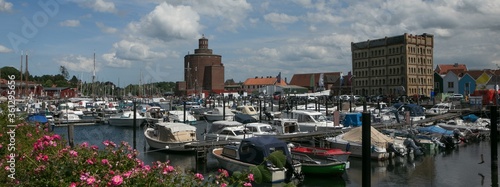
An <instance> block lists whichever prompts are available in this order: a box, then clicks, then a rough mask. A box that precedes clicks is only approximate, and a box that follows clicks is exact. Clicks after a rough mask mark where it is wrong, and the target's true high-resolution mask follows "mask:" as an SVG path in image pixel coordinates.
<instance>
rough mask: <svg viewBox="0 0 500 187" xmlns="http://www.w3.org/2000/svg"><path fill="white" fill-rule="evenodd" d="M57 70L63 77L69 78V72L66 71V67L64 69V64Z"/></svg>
mask: <svg viewBox="0 0 500 187" xmlns="http://www.w3.org/2000/svg"><path fill="white" fill-rule="evenodd" d="M59 72H61V75H62V76H63V77H64V78H65V79H68V78H69V72H68V69H66V67H64V66H60V67H59Z"/></svg>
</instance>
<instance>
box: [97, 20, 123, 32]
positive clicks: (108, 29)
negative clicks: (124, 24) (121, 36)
mask: <svg viewBox="0 0 500 187" xmlns="http://www.w3.org/2000/svg"><path fill="white" fill-rule="evenodd" d="M95 25H96V26H97V27H98V28H99V29H100V30H101V32H104V33H108V34H113V33H116V31H118V29H116V28H113V27H108V26H106V25H104V23H102V22H96V23H95Z"/></svg>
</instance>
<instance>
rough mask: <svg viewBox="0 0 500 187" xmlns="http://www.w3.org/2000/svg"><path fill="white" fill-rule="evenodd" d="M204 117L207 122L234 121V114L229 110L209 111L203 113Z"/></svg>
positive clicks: (221, 108) (219, 108)
mask: <svg viewBox="0 0 500 187" xmlns="http://www.w3.org/2000/svg"><path fill="white" fill-rule="evenodd" d="M203 116H204V117H205V119H206V120H207V121H220V120H228V121H231V120H233V117H234V113H233V112H231V109H229V108H227V107H226V108H225V109H224V108H223V107H215V108H213V109H211V110H209V111H206V112H205V113H203Z"/></svg>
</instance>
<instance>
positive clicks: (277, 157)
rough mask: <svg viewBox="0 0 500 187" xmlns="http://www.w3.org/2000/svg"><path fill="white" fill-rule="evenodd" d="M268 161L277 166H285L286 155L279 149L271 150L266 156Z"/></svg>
mask: <svg viewBox="0 0 500 187" xmlns="http://www.w3.org/2000/svg"><path fill="white" fill-rule="evenodd" d="M267 158H268V159H269V161H271V163H273V164H274V165H275V166H276V167H278V168H283V167H285V162H286V156H285V155H284V154H283V152H281V151H275V152H272V153H271V154H270V155H269V156H268V157H267Z"/></svg>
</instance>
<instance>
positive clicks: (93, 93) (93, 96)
mask: <svg viewBox="0 0 500 187" xmlns="http://www.w3.org/2000/svg"><path fill="white" fill-rule="evenodd" d="M94 81H95V50H94V70H93V73H92V100H94V101H95V85H94Z"/></svg>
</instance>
